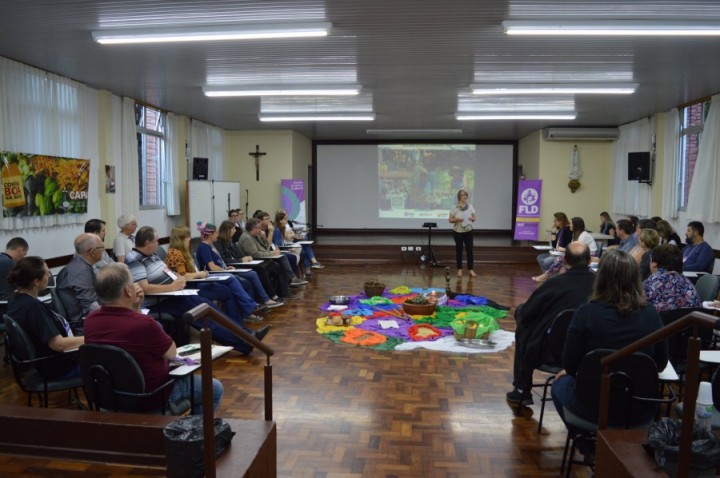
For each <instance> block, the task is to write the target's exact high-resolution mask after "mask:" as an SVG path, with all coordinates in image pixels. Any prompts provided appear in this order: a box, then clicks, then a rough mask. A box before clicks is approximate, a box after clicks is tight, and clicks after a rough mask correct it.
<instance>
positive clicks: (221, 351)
mask: <svg viewBox="0 0 720 478" xmlns="http://www.w3.org/2000/svg"><path fill="white" fill-rule="evenodd" d="M232 349H233V348H232V347H228V346H226V345H215V344H213V345H212V349H211V353H212V359H213V360H215V359H216V358H218V357H220V356H221V355H225V354H226V353H228V352H229V351H231V350H232ZM191 350H196V352H194V353H192V354H190V355H185V356H183V357H181V356H180V354H182V353H185V352H189V351H191ZM177 355H178V357H180V358H181V359H192V360H194V361H195V362H197V363H194V364H185V365H180V366H179V367H176V368H174V369H172V370H170V374H169V375H170V376H171V377H183V376H185V375H189V374H191V373H193V372H195V370H197V369H199V368H200V344H187V345H183V346H182V347H178V349H177ZM193 409H195V380H190V410H193Z"/></svg>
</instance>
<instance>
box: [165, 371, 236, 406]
mask: <svg viewBox="0 0 720 478" xmlns="http://www.w3.org/2000/svg"><path fill="white" fill-rule="evenodd" d="M190 380H193V381H194V382H195V383H194V386H195V390H194V393H193V401H194V403H195V407H194V408H193V410H192V414H193V415H200V414H201V413H202V376H200V375H196V374H190V375H185V376H184V377H180V378H179V379H177V380H175V385H173V391H172V393H171V394H170V403H176V402H179V401H180V400H184V399H190ZM212 389H213V390H212V392H213V393H212V396H213V410H217V407H218V406H219V405H220V400H222V397H223V393H224V389H223V385H222V383H220V380H217V379H215V378H214V379H212Z"/></svg>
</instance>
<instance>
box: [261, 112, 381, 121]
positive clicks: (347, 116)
mask: <svg viewBox="0 0 720 478" xmlns="http://www.w3.org/2000/svg"><path fill="white" fill-rule="evenodd" d="M258 119H259V120H260V121H262V122H264V123H269V122H281V121H373V120H375V114H373V113H356V114H353V113H298V114H282V115H279V114H278V115H269V114H260V115H258Z"/></svg>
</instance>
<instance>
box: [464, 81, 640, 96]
mask: <svg viewBox="0 0 720 478" xmlns="http://www.w3.org/2000/svg"><path fill="white" fill-rule="evenodd" d="M637 86H638V85H637V83H604V84H599V83H575V84H570V83H567V84H560V83H537V84H521V83H516V84H513V83H504V84H489V83H488V84H474V85H470V89H471V90H472V93H473V94H474V95H568V94H578V95H583V94H584V95H630V94H632V93H634V92H635V90H636V89H637Z"/></svg>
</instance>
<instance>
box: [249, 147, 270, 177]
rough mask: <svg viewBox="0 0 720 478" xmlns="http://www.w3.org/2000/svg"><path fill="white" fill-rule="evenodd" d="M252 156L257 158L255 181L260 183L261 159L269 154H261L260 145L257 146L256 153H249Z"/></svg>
mask: <svg viewBox="0 0 720 478" xmlns="http://www.w3.org/2000/svg"><path fill="white" fill-rule="evenodd" d="M248 154H249V155H250V156H252V157H253V158H255V181H260V158H261V157H262V156H265V155H266V154H267V153H261V152H260V145H259V144H256V145H255V151H251V152H249V153H248Z"/></svg>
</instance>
